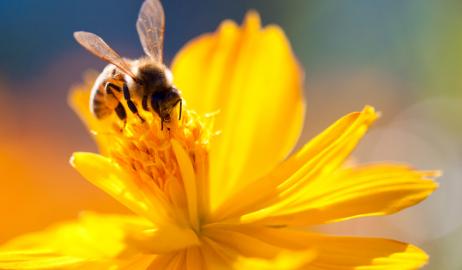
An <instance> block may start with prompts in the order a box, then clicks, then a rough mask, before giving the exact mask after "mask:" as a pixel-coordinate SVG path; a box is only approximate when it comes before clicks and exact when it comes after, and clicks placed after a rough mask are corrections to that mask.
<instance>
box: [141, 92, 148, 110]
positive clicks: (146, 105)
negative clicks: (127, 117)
mask: <svg viewBox="0 0 462 270" xmlns="http://www.w3.org/2000/svg"><path fill="white" fill-rule="evenodd" d="M148 98H149V96H147V95H145V96H143V100H142V101H141V104H142V106H143V110H145V111H147V112H149V108H148Z"/></svg>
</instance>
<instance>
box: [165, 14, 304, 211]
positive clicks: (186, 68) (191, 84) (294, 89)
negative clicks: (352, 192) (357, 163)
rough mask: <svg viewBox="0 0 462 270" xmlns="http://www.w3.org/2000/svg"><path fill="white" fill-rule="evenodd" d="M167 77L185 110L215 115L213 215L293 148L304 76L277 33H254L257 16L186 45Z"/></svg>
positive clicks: (276, 29) (276, 30)
mask: <svg viewBox="0 0 462 270" xmlns="http://www.w3.org/2000/svg"><path fill="white" fill-rule="evenodd" d="M172 71H173V74H174V76H175V84H176V85H177V86H178V88H179V89H181V91H182V94H183V96H184V97H185V100H186V101H187V102H188V106H189V107H190V108H192V109H193V110H196V111H198V112H199V113H202V114H204V113H211V112H215V111H218V114H217V115H216V119H215V126H216V128H217V130H219V131H220V132H221V133H220V135H219V136H217V137H216V138H214V140H212V145H211V152H210V155H211V157H210V160H211V164H210V169H211V172H210V179H211V180H210V181H211V184H210V192H211V194H210V196H211V207H212V209H213V208H215V207H217V206H218V205H219V204H220V203H221V202H222V201H223V199H224V198H226V197H227V196H228V195H229V193H230V192H231V191H232V190H233V189H234V188H235V187H236V186H242V185H247V184H248V183H249V182H251V181H253V180H254V179H256V178H257V177H260V176H262V175H264V174H266V173H268V172H269V170H270V169H271V168H273V167H274V166H275V165H276V164H278V163H279V162H281V161H282V160H283V159H284V158H285V157H286V155H287V154H288V153H289V152H290V151H291V149H292V148H293V146H294V145H295V143H296V140H297V138H298V136H299V133H300V131H301V128H302V122H303V116H304V103H303V99H302V87H303V86H302V81H303V74H302V71H301V69H300V67H299V65H298V63H297V61H296V60H295V57H294V56H293V53H292V51H291V48H290V44H289V42H288V41H287V39H286V37H285V35H284V33H283V31H282V30H281V29H280V28H279V27H277V26H268V27H266V28H263V29H261V26H260V19H259V17H258V15H257V14H256V13H249V14H248V15H247V17H246V19H245V22H244V25H243V26H242V28H239V27H238V26H236V25H235V24H234V23H232V22H229V21H227V22H224V23H223V24H222V25H221V26H220V28H219V29H218V30H217V32H216V33H214V34H208V35H205V36H202V37H200V38H198V39H196V40H194V41H192V42H191V43H189V44H188V45H187V46H186V47H185V48H184V49H183V50H181V51H180V53H179V54H178V56H177V57H176V59H175V61H174V62H173V66H172ZM281 127H283V128H281Z"/></svg>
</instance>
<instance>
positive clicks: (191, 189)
mask: <svg viewBox="0 0 462 270" xmlns="http://www.w3.org/2000/svg"><path fill="white" fill-rule="evenodd" d="M171 142H172V147H173V151H174V152H175V156H176V159H177V162H178V166H179V167H180V171H181V178H182V179H183V183H184V188H185V191H186V198H187V200H188V210H189V211H188V212H189V219H190V222H191V225H192V226H193V228H195V229H196V230H198V229H199V215H198V212H197V185H196V175H195V173H194V168H193V165H192V163H191V159H190V158H189V155H188V153H187V152H186V150H185V149H184V148H183V147H182V146H181V145H180V143H179V142H178V141H176V140H172V141H171Z"/></svg>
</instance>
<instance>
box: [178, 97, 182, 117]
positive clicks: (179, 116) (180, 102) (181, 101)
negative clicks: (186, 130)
mask: <svg viewBox="0 0 462 270" xmlns="http://www.w3.org/2000/svg"><path fill="white" fill-rule="evenodd" d="M182 111H183V100H182V99H180V115H179V116H178V120H181V112H182Z"/></svg>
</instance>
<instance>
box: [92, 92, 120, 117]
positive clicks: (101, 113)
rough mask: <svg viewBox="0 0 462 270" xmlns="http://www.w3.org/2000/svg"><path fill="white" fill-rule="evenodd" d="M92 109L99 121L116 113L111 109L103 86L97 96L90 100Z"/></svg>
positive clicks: (96, 93)
mask: <svg viewBox="0 0 462 270" xmlns="http://www.w3.org/2000/svg"><path fill="white" fill-rule="evenodd" d="M90 109H91V111H92V113H93V114H94V115H95V116H96V118H98V119H102V118H105V117H107V116H109V115H110V114H111V113H112V112H113V111H114V108H110V107H109V106H108V104H107V102H106V95H105V94H104V87H103V85H100V86H99V87H98V89H97V90H96V92H95V94H94V95H93V97H92V98H91V99H90Z"/></svg>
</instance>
